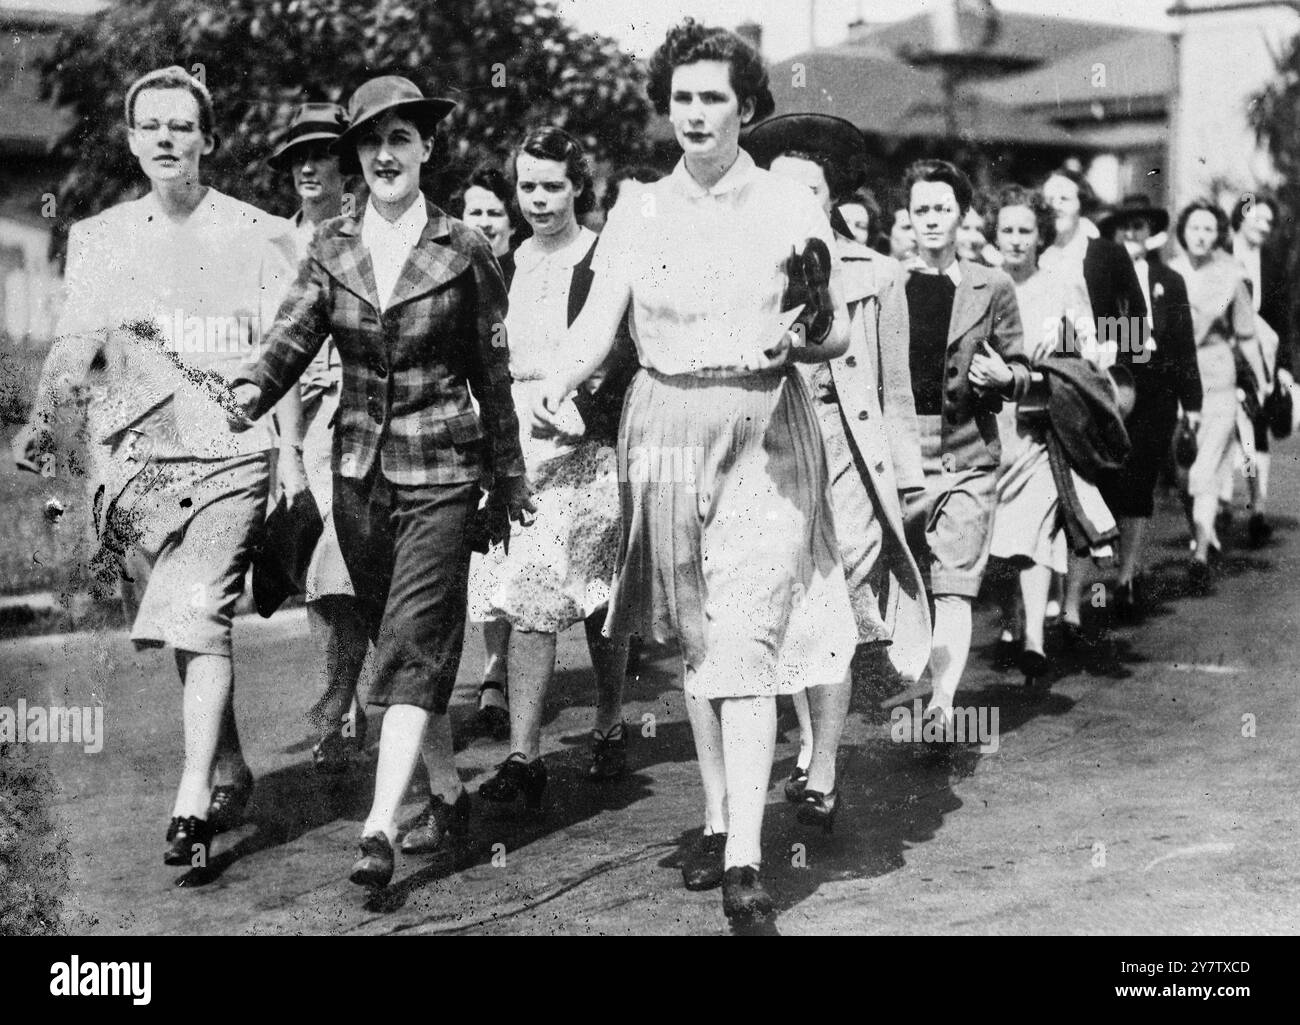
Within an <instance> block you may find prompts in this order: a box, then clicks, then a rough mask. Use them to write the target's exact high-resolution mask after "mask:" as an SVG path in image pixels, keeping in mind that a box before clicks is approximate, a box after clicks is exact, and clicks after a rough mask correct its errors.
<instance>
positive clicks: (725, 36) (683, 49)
mask: <svg viewBox="0 0 1300 1025" xmlns="http://www.w3.org/2000/svg"><path fill="white" fill-rule="evenodd" d="M700 61H726V62H727V63H728V64H730V65H731V76H730V79H731V88H732V90H733V91H734V92H735V94H736V98H737V99H738V100H739V101H740V105H741V106H742V107H744V105H745V101H746V100H753V101H754V120H755V121H761V120H763V118H765V117H767V116H768V115H769V114H771V113H772V111H774V110H776V101H775V100H774V99H772V90H771V89H770V88H768V80H767V68H766V67H764V66H763V58H762V57H760V56H759V55H758V52H757V51H756V50H755V49H754V48H753V47H752V46H750V45H749V44H748V43H747V42H745V40H743V39H741V38H740V36H738V35H736V34H735V33H734V32H729V31H727V30H726V29H725V28H709V27H706V26H704V25H701V24H699V22H697V21H696V20H695V19H694V18H685V19H683V20H682V22H681V23H680V24H678V25H674V26H673V27H672V28H670V29H669V30H668V35H667V37H666V38H665V39H664V41H663V43H662V44H660V46H659V49H657V50H656V51H655V52H654V56H653V57H651V58H650V78H649V82H648V83H647V85H646V92H647V94H648V95H649V97H650V102H651V103H653V104H654V108H655V111H656V112H657V113H659V114H667V113H668V104H669V100H670V99H671V97H672V91H673V72H674V71H675V70H676V69H677V68H680V67H682V66H683V65H686V64H697V63H699V62H700Z"/></svg>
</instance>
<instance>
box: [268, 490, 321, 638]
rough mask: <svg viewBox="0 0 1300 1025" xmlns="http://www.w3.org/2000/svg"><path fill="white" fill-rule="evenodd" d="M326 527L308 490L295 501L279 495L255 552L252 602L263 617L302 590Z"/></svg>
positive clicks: (269, 614)
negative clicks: (312, 557)
mask: <svg viewBox="0 0 1300 1025" xmlns="http://www.w3.org/2000/svg"><path fill="white" fill-rule="evenodd" d="M324 529H325V521H324V520H322V519H321V514H320V508H319V507H318V506H317V505H316V499H315V498H314V497H313V496H312V493H311V491H310V490H309V489H306V488H304V489H303V490H302V491H300V492H298V494H297V495H295V496H294V500H293V503H292V504H290V502H289V498H288V496H287V495H283V494H282V495H281V496H280V500H279V502H277V503H276V506H275V508H274V509H273V510H271V515H270V516H268V517H267V518H266V526H265V531H264V533H263V535H262V543H261V545H260V546H259V547H258V549H257V552H256V553H255V554H254V555H253V605H254V607H255V608H256V609H257V614H258V615H259V616H261V617H262V618H263V619H269V618H270V616H271V613H273V612H274V611H275V610H276V609H278V608H279V607H280V606H281V605H283V604H284V601H285V599H286V598H288V597H290V596H291V595H295V594H302V593H303V589H304V587H305V586H306V581H307V567H308V566H309V565H310V564H311V556H312V552H313V551H314V550H315V548H316V542H317V541H319V540H320V536H321V532H322V531H323V530H324Z"/></svg>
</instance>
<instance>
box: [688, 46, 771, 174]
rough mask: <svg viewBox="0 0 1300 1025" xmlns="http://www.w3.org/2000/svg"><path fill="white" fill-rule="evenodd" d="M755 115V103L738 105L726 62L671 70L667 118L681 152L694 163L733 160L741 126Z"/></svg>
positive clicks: (699, 62)
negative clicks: (698, 161) (671, 77)
mask: <svg viewBox="0 0 1300 1025" xmlns="http://www.w3.org/2000/svg"><path fill="white" fill-rule="evenodd" d="M753 116H754V101H753V100H752V99H750V100H746V101H745V103H744V104H743V106H742V104H741V103H740V99H739V98H738V97H737V96H736V92H735V90H734V89H732V88H731V65H730V64H729V63H728V62H727V61H697V62H695V63H694V64H683V65H681V67H677V68H674V69H673V81H672V92H671V98H670V100H669V103H668V117H669V120H671V121H672V123H673V131H674V132H675V133H676V135H677V144H678V145H679V146H681V148H682V152H683V153H684V154H685V155H686V156H687V157H688V158H690V159H694V160H719V161H722V160H726V159H728V158H731V159H734V156H735V152H736V150H737V149H739V147H740V127H741V125H744V124H748V123H749V121H750V120H751V119H752V118H753Z"/></svg>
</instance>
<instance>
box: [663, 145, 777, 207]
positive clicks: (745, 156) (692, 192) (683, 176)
mask: <svg viewBox="0 0 1300 1025" xmlns="http://www.w3.org/2000/svg"><path fill="white" fill-rule="evenodd" d="M758 173H759V170H758V166H757V165H756V164H755V163H754V158H753V157H751V156H750V155H749V153H748V152H747V151H745V150H743V149H742V150H739V151H738V152H737V155H736V161H735V163H733V164H732V165H731V166H730V167H729V168H727V172H726V174H724V175H723V176H722V177H721V178H719V179H718V180H717V181H716V182H714V183H713V185H712V186H710V187H708V188H705V187H704V186H703V185H701V184H700V183H699V182H697V181H696V180H695V179H694V178H692V177H691V172H690V171H688V170H686V158H685V157H682V158H681V159H680V160H679V161H677V166H676V167H674V168H673V173H672V174H671V175H669V176H668V177H669V180H670V181H672V183H673V185H674V186H676V187H677V188H678V189H679V190H680V191H682V192H684V193H685V194H686V195H687V196H689V197H690V198H691V199H703V198H704V197H705V196H722V195H725V194H726V193H728V192H737V191H739V190H740V189H742V188H744V187H745V186H746V185H748V184H749V183H750V182H751V181H753V179H754V178H755V176H756V175H757V174H758Z"/></svg>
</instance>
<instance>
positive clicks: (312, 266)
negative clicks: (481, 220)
mask: <svg viewBox="0 0 1300 1025" xmlns="http://www.w3.org/2000/svg"><path fill="white" fill-rule="evenodd" d="M453 106H454V104H453V103H452V102H451V101H449V100H442V99H426V98H425V97H424V95H423V94H422V93H421V92H420V90H419V89H418V88H417V87H416V86H415V85H414V84H413V83H411V82H410V81H408V80H407V79H404V78H399V77H397V76H385V77H381V78H376V79H372V80H370V81H369V82H367V83H366V84H365V85H363V86H362V87H361V88H360V89H358V90H357V91H356V93H355V94H354V95H353V96H352V99H351V101H350V102H349V105H348V115H349V120H350V121H351V127H350V128H349V129H348V130H347V131H346V132H344V133H343V135H342V136H340V138H339V140H338V142H337V143H336V149H337V151H338V153H339V155H340V158H341V166H342V170H344V172H345V173H349V172H355V171H357V170H358V169H359V170H360V172H361V173H362V174H364V175H365V179H366V185H367V186H368V187H369V189H370V200H369V202H368V203H367V204H366V207H365V209H364V210H363V211H362V213H361V214H360V216H358V217H355V218H352V217H341V218H338V219H336V220H333V221H329V222H327V223H326V224H324V225H322V226H321V229H320V231H319V232H318V234H317V236H316V239H315V241H314V242H313V243H312V246H311V249H310V251H309V252H308V256H307V258H306V260H304V262H303V264H302V266H301V267H300V268H299V273H298V279H297V281H296V282H295V283H294V286H293V288H292V290H291V291H290V293H289V297H288V298H287V299H286V300H285V302H284V304H283V305H282V306H281V308H280V313H279V316H278V317H277V319H276V323H275V325H274V327H273V328H272V330H271V332H270V334H269V336H268V338H267V346H266V351H265V353H264V354H263V356H262V359H261V361H260V362H259V364H258V365H257V367H256V369H255V370H254V371H253V372H252V373H251V374H250V375H248V377H247V378H245V379H244V383H242V384H240V385H239V386H238V388H237V392H236V394H237V397H238V399H239V401H240V403H241V405H242V408H243V409H244V410H245V411H246V413H247V415H248V417H249V418H250V419H257V418H258V417H259V416H261V415H262V414H263V413H265V412H266V411H267V410H268V409H269V408H271V406H272V405H274V404H275V402H276V401H277V400H278V399H279V398H280V396H282V395H283V394H284V392H285V391H286V390H287V389H288V388H289V387H290V385H291V384H292V383H293V382H294V381H295V380H297V378H298V376H299V375H300V374H301V373H302V372H303V370H304V369H306V367H307V366H308V364H309V363H310V362H311V360H312V357H313V356H314V355H315V354H316V352H317V350H318V349H319V348H320V346H321V344H322V343H323V342H324V340H325V338H326V337H327V336H332V337H333V340H334V344H335V345H336V346H337V347H338V350H339V355H340V358H341V360H342V364H343V392H342V397H341V401H340V404H339V422H338V426H337V428H336V431H335V435H334V517H335V524H336V527H337V529H338V534H339V543H340V546H341V548H342V551H343V557H344V560H345V561H346V563H347V566H348V571H349V573H350V574H351V575H352V581H353V585H354V587H355V589H356V592H357V599H358V601H359V602H360V604H361V605H362V608H363V610H364V616H365V619H366V626H367V629H368V631H369V633H370V637H371V639H372V640H373V641H374V643H375V645H376V648H377V656H376V670H377V671H376V682H375V684H374V687H373V688H372V690H371V694H370V702H371V703H372V704H379V705H387V706H389V710H388V713H387V715H386V717H385V719H386V721H385V723H384V728H383V734H382V738H381V741H380V746H379V767H378V773H377V776H376V780H375V797H374V803H373V805H372V807H371V810H370V815H369V816H368V817H367V819H366V822H365V825H364V826H363V828H362V841H361V857H360V859H359V860H358V861H357V862H356V864H355V865H354V866H353V870H352V874H351V878H352V881H353V882H355V883H358V884H360V885H368V886H384V885H387V883H388V881H389V880H390V879H391V878H392V874H393V864H394V855H393V840H394V838H395V836H396V833H397V823H396V816H397V809H398V806H399V805H400V804H401V801H402V796H403V793H404V792H405V790H406V787H407V784H408V783H409V782H410V778H411V775H412V773H413V771H414V769H415V762H416V759H417V756H419V755H420V754H421V750H422V749H423V755H424V762H425V766H426V768H427V769H428V773H429V803H428V805H427V806H426V808H425V812H424V815H423V816H422V817H423V818H424V819H426V820H427V821H426V822H425V823H422V824H423V825H425V826H426V827H429V828H431V829H432V830H433V831H435V832H437V833H438V834H440V836H445V835H446V834H447V833H448V832H451V833H453V834H457V835H459V834H463V833H464V831H465V829H466V825H467V822H468V818H469V798H468V795H467V794H466V793H465V790H464V788H463V787H462V786H461V783H460V779H459V777H458V775H457V773H456V767H455V763H454V761H453V758H452V747H451V732H450V726H449V723H448V720H447V704H448V701H449V699H450V697H451V691H452V688H453V686H454V685H455V681H456V671H457V668H458V667H459V663H460V652H461V647H462V643H463V640H464V630H465V613H466V586H467V580H468V574H469V559H470V545H471V537H472V534H473V529H472V528H473V526H474V520H475V510H476V509H477V507H478V503H479V497H480V488H486V489H487V490H489V491H490V493H491V495H492V498H491V500H490V501H489V508H490V509H492V510H494V511H495V516H496V522H497V524H499V525H501V524H504V526H508V522H507V521H505V519H504V518H505V516H506V515H507V514H509V515H512V516H514V517H515V518H516V519H518V520H520V521H521V522H522V521H523V520H524V519H525V518H526V516H527V514H528V513H531V512H533V511H535V509H534V507H533V505H532V502H531V500H530V498H529V489H528V484H527V480H526V478H525V476H524V461H523V456H522V454H521V453H520V447H519V424H518V420H517V418H516V416H515V409H514V404H513V402H512V400H511V396H510V372H509V369H508V360H509V350H508V349H507V347H506V340H505V329H504V323H505V313H506V291H505V283H504V282H503V281H502V279H501V272H500V269H499V268H498V266H497V263H496V260H495V259H494V258H493V256H492V251H491V249H490V248H489V247H488V244H487V242H486V241H485V240H484V238H483V236H482V235H480V234H479V233H478V232H477V231H475V230H473V229H471V228H469V227H467V226H466V225H464V224H463V223H461V222H460V221H457V220H454V219H452V218H450V217H448V216H447V215H446V214H445V213H443V212H442V211H441V210H439V209H438V208H437V207H436V206H434V205H433V204H432V203H429V202H428V201H427V200H426V199H425V198H424V196H423V195H422V194H421V192H420V187H419V186H420V178H419V175H420V168H421V165H423V164H424V163H426V162H427V161H428V159H429V157H430V156H431V155H432V152H433V131H434V125H435V124H436V123H437V122H438V121H439V120H441V119H442V118H443V117H444V116H446V114H447V113H449V112H450V111H451V109H452V107H453ZM358 165H359V167H358ZM471 390H472V391H473V394H474V398H475V399H476V400H477V402H478V406H479V410H478V412H477V413H476V412H475V411H474V408H473V406H472V405H471V402H470V392H471ZM497 529H498V530H501V529H503V527H502V526H498V528H497ZM426 727H427V728H426Z"/></svg>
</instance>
